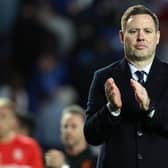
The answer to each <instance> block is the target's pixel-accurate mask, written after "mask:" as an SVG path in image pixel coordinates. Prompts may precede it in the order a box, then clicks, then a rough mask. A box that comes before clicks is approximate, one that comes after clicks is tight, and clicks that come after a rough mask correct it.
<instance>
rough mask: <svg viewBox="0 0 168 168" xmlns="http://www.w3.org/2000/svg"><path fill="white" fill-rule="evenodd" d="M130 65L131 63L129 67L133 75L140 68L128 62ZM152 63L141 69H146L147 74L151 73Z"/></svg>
mask: <svg viewBox="0 0 168 168" xmlns="http://www.w3.org/2000/svg"><path fill="white" fill-rule="evenodd" d="M128 65H129V68H130V71H131V74H132V75H133V74H134V73H135V72H136V71H138V69H137V68H136V67H135V66H134V65H132V64H130V63H128ZM151 65H152V63H151V64H149V65H147V66H146V67H144V68H143V69H141V71H144V72H145V73H146V74H147V75H148V74H149V71H150V68H151Z"/></svg>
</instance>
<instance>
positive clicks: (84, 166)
mask: <svg viewBox="0 0 168 168" xmlns="http://www.w3.org/2000/svg"><path fill="white" fill-rule="evenodd" d="M83 126H84V109H82V108H81V107H80V106H78V105H70V106H68V107H67V108H65V109H64V111H63V116H62V119H61V137H62V142H63V144H64V151H63V152H62V151H59V150H57V149H50V150H48V151H47V153H46V155H45V158H46V166H48V167H51V168H63V166H67V165H68V166H69V167H70V168H95V166H96V165H95V163H96V156H95V155H94V154H93V153H92V151H91V150H90V148H89V146H88V145H87V143H86V141H85V138H84V135H83Z"/></svg>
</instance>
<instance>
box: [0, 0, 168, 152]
mask: <svg viewBox="0 0 168 168" xmlns="http://www.w3.org/2000/svg"><path fill="white" fill-rule="evenodd" d="M139 3H140V4H145V5H146V6H147V7H148V6H149V7H150V8H151V9H153V10H154V11H155V12H156V13H157V15H158V16H159V19H160V30H161V42H160V45H159V47H158V50H157V52H158V54H157V55H158V57H160V59H162V60H163V61H166V62H168V33H167V30H168V21H167V19H168V1H167V0H148V1H145V0H134V1H131V0H124V1H123V0H118V1H116V0H12V1H10V0H1V1H0V97H7V98H10V99H11V100H12V101H14V102H15V104H16V109H17V111H18V112H19V113H20V114H21V115H26V116H27V115H28V116H31V122H29V123H30V125H33V132H32V129H31V135H32V136H33V137H34V138H35V139H36V140H37V141H38V142H39V144H40V145H41V147H42V148H43V149H44V150H46V149H49V148H61V146H62V143H61V140H60V119H61V114H62V111H63V109H64V108H65V107H66V106H68V105H71V104H74V103H75V104H79V105H80V106H81V107H83V108H85V107H86V100H87V94H88V89H89V85H90V82H91V79H92V75H93V72H94V71H95V70H96V69H98V68H100V67H102V66H105V65H107V64H109V63H112V62H114V61H116V60H118V59H120V58H122V57H123V51H122V46H121V44H120V41H119V37H118V32H119V30H120V17H121V14H122V12H123V10H124V9H126V8H127V7H128V6H130V5H133V4H139ZM29 121H30V118H29ZM23 123H25V122H23ZM32 123H33V124H32Z"/></svg>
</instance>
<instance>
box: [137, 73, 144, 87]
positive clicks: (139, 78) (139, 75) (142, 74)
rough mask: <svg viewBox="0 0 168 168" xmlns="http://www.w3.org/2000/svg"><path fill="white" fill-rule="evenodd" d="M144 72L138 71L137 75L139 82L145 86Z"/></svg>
mask: <svg viewBox="0 0 168 168" xmlns="http://www.w3.org/2000/svg"><path fill="white" fill-rule="evenodd" d="M144 74H145V72H144V71H136V75H137V77H138V82H139V83H141V84H144Z"/></svg>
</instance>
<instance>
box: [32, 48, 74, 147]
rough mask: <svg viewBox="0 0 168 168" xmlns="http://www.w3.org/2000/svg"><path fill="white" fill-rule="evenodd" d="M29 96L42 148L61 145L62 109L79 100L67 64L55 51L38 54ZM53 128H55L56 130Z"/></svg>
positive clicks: (37, 135)
mask: <svg viewBox="0 0 168 168" xmlns="http://www.w3.org/2000/svg"><path fill="white" fill-rule="evenodd" d="M29 98H30V99H29V100H30V109H29V111H31V112H33V114H34V116H35V118H36V119H35V122H36V129H35V137H36V139H38V141H39V143H40V144H41V146H42V147H43V148H48V147H58V146H60V145H61V142H60V138H59V137H60V136H59V135H60V131H59V130H60V129H59V126H60V124H59V121H60V118H61V113H62V109H63V108H64V107H65V106H67V105H69V104H71V103H74V102H75V101H76V91H75V90H74V89H73V88H72V87H71V86H70V83H69V75H68V68H67V65H66V64H64V63H63V62H62V60H61V59H60V57H59V56H58V54H56V53H55V52H54V51H51V50H47V51H44V52H42V54H41V55H40V57H39V58H38V60H37V64H36V67H35V69H34V73H33V76H32V79H31V81H30V90H29ZM51 130H55V134H53V133H52V132H51Z"/></svg>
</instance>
